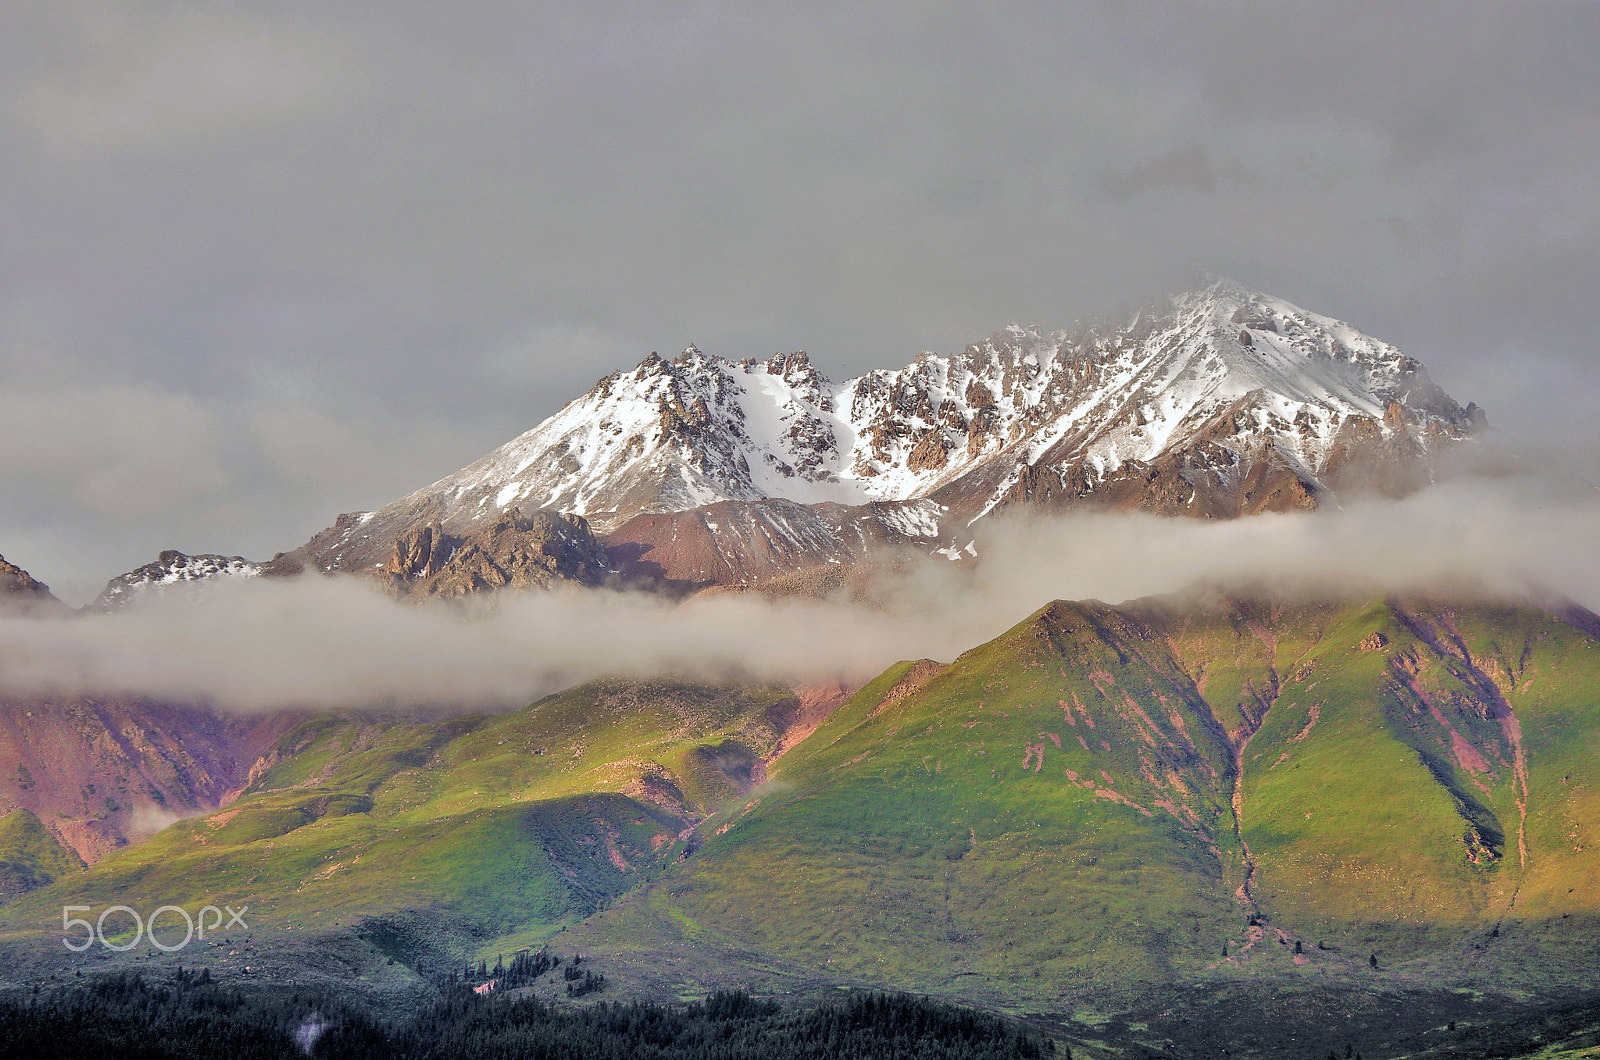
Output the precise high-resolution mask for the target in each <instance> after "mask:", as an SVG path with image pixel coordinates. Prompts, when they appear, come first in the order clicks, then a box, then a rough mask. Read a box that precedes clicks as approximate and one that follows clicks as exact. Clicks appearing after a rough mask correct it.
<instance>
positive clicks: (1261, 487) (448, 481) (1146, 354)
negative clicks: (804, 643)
mask: <svg viewBox="0 0 1600 1060" xmlns="http://www.w3.org/2000/svg"><path fill="white" fill-rule="evenodd" d="M1482 422H1483V419H1482V414H1481V413H1480V412H1479V411H1478V410H1477V409H1476V408H1475V407H1474V406H1467V407H1466V408H1463V407H1461V406H1460V405H1458V404H1457V403H1456V402H1455V401H1454V400H1453V399H1451V398H1450V397H1449V396H1448V395H1447V394H1445V393H1444V392H1443V391H1442V390H1440V389H1439V387H1438V386H1437V385H1435V384H1434V383H1433V382H1432V381H1431V380H1430V379H1429V377H1428V374H1427V371H1426V370H1425V369H1424V368H1423V367H1422V366H1421V365H1420V364H1418V363H1417V362H1416V361H1414V360H1412V359H1411V358H1409V357H1406V356H1405V355H1404V354H1402V353H1401V352H1400V351H1399V350H1397V349H1395V348H1394V347H1393V346H1390V345H1388V344H1386V343H1383V342H1380V341H1378V340H1376V339H1373V338H1370V337H1368V336H1366V335H1363V334H1361V333H1360V332H1358V331H1356V330H1355V329H1354V328H1352V327H1350V326H1349V325H1347V324H1343V323H1341V322H1338V321H1335V320H1331V319H1329V318H1327V317H1322V316H1318V315H1316V314H1314V313H1309V312H1307V311H1305V310H1302V309H1299V308H1298V307H1296V306H1293V305H1290V304H1289V303H1287V302H1284V301H1282V300H1279V299H1275V298H1271V297H1268V296H1266V295H1262V294H1258V293H1254V292H1250V291H1246V290H1243V289H1241V288H1238V287H1236V286H1234V285H1231V284H1227V283H1217V284H1214V285H1212V286H1211V287H1208V288H1206V289H1204V290H1201V291H1197V292H1193V293H1189V294H1185V295H1180V296H1177V297H1175V298H1173V299H1171V300H1169V301H1168V302H1167V303H1165V304H1163V305H1160V306H1153V307H1149V308H1146V309H1144V310H1142V311H1140V312H1139V313H1138V314H1136V315H1135V316H1134V317H1133V318H1132V319H1131V320H1128V321H1126V322H1123V323H1121V324H1119V325H1115V326H1091V327H1081V328H1078V329H1076V330H1074V331H1071V332H1051V333H1046V332H1042V331H1040V330H1038V329H1036V328H1023V327H1017V326H1013V327H1009V328H1007V329H1005V330H1003V331H1001V332H999V333H997V334H995V335H993V336H991V337H990V338H988V339H986V340H984V341H983V342H981V343H977V344H974V345H972V346H969V347H968V348H967V349H966V350H964V351H963V352H961V353H960V354H956V355H954V356H948V357H945V356H938V355H935V354H923V355H922V356H920V357H918V358H917V360H916V361H915V362H913V363H912V364H910V365H908V366H907V367H905V368H903V369H901V370H899V371H874V372H869V373H867V374H866V375H863V376H860V377H858V378H855V379H850V380H846V381H845V382H843V383H834V382H831V381H830V380H828V379H827V378H825V377H824V376H823V375H821V374H820V373H819V372H818V371H817V369H816V368H815V367H814V366H813V365H812V364H811V363H810V361H809V360H808V359H807V357H806V355H805V354H803V353H795V354H789V355H778V356H774V357H772V358H770V359H768V360H765V361H759V360H755V359H747V360H742V361H729V360H724V359H721V358H718V357H710V356H707V355H705V354H703V353H701V352H700V351H699V350H698V349H695V348H693V347H691V348H690V349H688V350H686V351H684V353H683V354H682V355H681V356H680V357H678V358H676V359H674V360H671V361H668V360H664V359H662V358H660V357H658V356H656V355H655V354H651V355H650V356H649V357H647V358H646V359H645V360H644V361H642V362H641V363H640V364H639V365H638V366H637V367H636V368H634V369H633V370H632V371H628V372H616V373H613V374H611V375H609V376H607V377H606V378H604V379H602V380H600V382H598V383H597V384H596V385H595V386H594V387H593V388H592V389H591V390H590V391H589V392H588V393H587V394H585V395H584V396H583V397H581V398H579V399H577V400H575V401H573V402H571V403H569V404H568V405H567V406H566V407H564V408H563V409H561V411H559V412H558V413H556V414H555V415H554V416H552V417H550V418H549V419H548V420H546V421H545V422H544V423H542V424H540V425H539V426H537V427H535V428H534V429H532V430H530V431H528V432H527V433H525V434H523V435H522V436H520V437H518V438H516V439H514V440H512V441H511V442H508V443H507V444H506V445H504V446H502V447H500V448H499V449H497V450H495V451H494V452H492V453H489V454H488V455H486V456H484V457H483V458H482V459H480V460H478V461H476V462H475V463H473V464H471V465H469V466H468V467H466V468H463V469H462V470H461V471H459V472H457V473H455V474H453V475H450V476H447V477H445V478H443V479H440V480H439V481H438V482H435V483H433V484H432V485H430V486H427V487H425V488H423V489H421V490H418V491H417V492H415V493H413V494H411V495H410V496H407V497H405V498H402V499H401V500H399V501H396V502H395V503H393V504H391V505H388V506H386V507H384V508H382V509H379V510H378V511H376V512H369V513H364V514H361V515H359V516H346V517H341V520H340V522H339V523H338V524H336V525H335V526H334V527H333V528H330V530H328V531H325V532H324V533H323V534H322V535H319V536H318V538H316V539H314V540H313V541H312V542H311V543H310V544H308V545H307V546H306V547H305V548H303V549H301V550H300V551H299V553H297V554H296V555H297V556H298V557H299V559H298V560H296V561H295V562H301V563H310V564H312V565H315V566H316V567H317V568H318V569H322V570H329V569H338V570H350V571H360V572H371V571H374V570H377V569H379V567H380V565H382V564H384V563H386V562H387V561H388V559H389V552H390V550H391V548H392V545H393V543H394V542H395V541H397V540H399V539H401V538H404V537H406V536H407V535H415V534H418V533H420V532H422V531H423V530H424V529H427V530H428V531H429V532H430V533H431V534H432V535H433V536H434V538H435V539H436V540H437V539H443V538H459V537H461V536H463V535H468V534H471V533H473V532H475V531H477V530H478V529H480V528H482V527H483V526H486V525H490V524H492V523H493V522H494V521H495V520H497V519H500V518H502V517H503V516H504V514H505V513H507V512H510V511H512V510H513V509H519V508H520V509H521V510H523V511H534V510H549V511H558V512H564V513H568V514H570V515H575V516H581V517H582V518H583V519H585V520H586V521H587V524H588V525H589V526H592V527H593V528H594V530H595V531H596V532H597V533H599V534H601V535H602V536H603V537H604V538H605V539H606V540H607V542H608V543H609V542H611V541H615V542H617V543H618V544H619V545H620V546H622V547H623V552H624V558H623V559H622V560H621V561H620V562H619V563H618V564H614V566H618V567H619V569H620V568H621V566H622V565H623V564H626V563H627V562H628V561H629V560H630V559H645V560H646V562H648V563H651V564H654V570H653V571H652V573H657V574H659V576H660V577H663V578H665V579H667V580H679V581H686V582H696V581H697V580H698V581H702V582H703V580H705V579H707V578H709V579H711V580H713V581H718V582H720V583H723V584H727V583H730V582H736V581H750V580H754V579H759V578H761V577H769V576H771V575H773V574H776V573H782V572H784V571H788V570H795V569H799V568H801V567H804V566H808V565H816V564H819V563H824V562H832V563H840V562H853V561H856V560H858V559H859V558H860V556H861V555H862V554H864V553H870V552H872V551H874V550H877V549H881V548H883V547H885V546H891V547H892V546H902V545H910V546H913V547H916V548H918V549H919V550H921V551H924V552H926V551H929V550H930V549H931V548H933V547H940V546H942V547H950V546H952V545H953V546H956V547H960V546H962V545H964V544H965V543H966V527H967V526H969V525H970V524H971V523H972V522H973V521H975V520H977V519H979V518H982V517H983V516H985V515H987V514H989V513H991V512H994V511H996V510H999V509H1002V508H1004V507H1006V506H1008V505H1012V504H1018V503H1026V504H1031V505H1040V506H1045V507H1051V508H1061V507H1071V506H1075V505H1083V504H1091V505H1100V506H1112V507H1122V508H1139V509H1144V510H1149V511H1154V512H1158V513H1162V514H1170V515H1190V516H1199V517H1205V518H1228V517H1233V516H1238V515H1244V514H1250V513H1253V512H1258V511H1284V510H1292V509H1296V508H1310V507H1315V506H1317V505H1318V504H1319V503H1321V501H1322V499H1323V498H1324V497H1325V496H1326V495H1327V494H1329V493H1330V492H1337V491H1351V492H1355V491H1378V492H1381V493H1385V494H1390V495H1399V494H1404V493H1407V492H1410V491H1412V490H1415V489H1417V488H1419V487H1420V486H1422V485H1424V484H1426V483H1427V482H1428V481H1430V479H1431V477H1432V475H1433V474H1434V470H1435V467H1436V464H1437V462H1438V460H1439V458H1440V457H1441V456H1442V455H1443V454H1444V453H1445V452H1447V451H1448V450H1449V449H1451V448H1452V447H1454V446H1456V445H1458V444H1460V443H1461V442H1463V441H1465V440H1466V439H1468V438H1470V437H1471V435H1472V433H1473V432H1474V430H1475V429H1476V428H1477V427H1479V426H1480V425H1481V424H1482ZM713 505H715V506H719V507H718V514H717V516H716V517H715V518H714V519H712V520H708V519H707V518H705V517H704V515H703V514H702V513H704V512H705V511H706V509H707V508H708V506H713ZM708 522H714V523H715V527H714V528H712V529H711V530H710V535H709V540H708V541H707V543H705V544H704V545H703V546H702V547H697V548H688V549H685V548H683V547H682V546H680V547H679V548H678V549H677V553H678V554H677V557H676V558H674V557H672V556H669V555H668V553H670V552H672V551H673V550H672V549H669V548H667V547H666V546H667V545H668V543H670V542H674V541H676V540H679V539H680V538H681V536H682V535H683V534H684V533H690V534H701V535H702V536H703V534H704V531H705V530H706V529H707V528H708V525H707V524H708ZM649 552H655V553H657V555H656V556H654V557H645V555H644V554H645V553H649Z"/></svg>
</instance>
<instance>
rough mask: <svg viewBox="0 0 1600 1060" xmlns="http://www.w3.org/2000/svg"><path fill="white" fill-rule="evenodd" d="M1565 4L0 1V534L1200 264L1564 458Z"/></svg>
mask: <svg viewBox="0 0 1600 1060" xmlns="http://www.w3.org/2000/svg"><path fill="white" fill-rule="evenodd" d="M1597 55H1600V4H1595V3H1589V2H1585V3H1539V2H1519V3H1503V4H1472V3H1465V2H1462V0H1442V2H1434V3H1415V4H1407V3H1382V4H1363V3H1349V2H1341V3H1329V4H1307V3H1297V4H1259V5H1257V4H1231V3H1138V2H1127V0H1119V2H1115V3H1104V4H1087V3H1066V4H1064V3H1059V2H1057V3H1048V4H1039V5H1026V4H1006V3H995V4H981V5H974V4H948V5H946V4H937V3H910V4H862V3H859V2H855V3H849V4H843V5H838V6H837V7H832V8H830V7H828V6H825V5H821V4H817V3H808V4H805V5H793V6H778V5H770V4H752V3H743V4H731V3H730V4H724V5H716V4H676V3H661V2H652V3H642V4H637V5H634V4H625V3H607V4H572V3H562V4H541V3H531V2H518V3H506V4H494V3H457V4H439V3H418V4H406V3H400V2H393V0H390V2H385V3H381V4H380V3H367V4H341V3H329V2H326V0H319V2H316V3H307V4H298V3H291V2H274V3H270V4H266V3H263V4H251V3H240V2H234V3H226V4H223V3H217V4H205V3H184V4H173V5H166V4H156V3H150V4H134V5H118V4H94V5H90V4H60V3H48V2H40V3H30V2H25V0H15V2H10V3H6V4H4V5H0V552H3V553H4V554H5V555H6V556H7V557H8V558H9V559H12V560H13V561H14V562H17V563H20V564H21V565H23V566H25V567H27V568H28V569H30V570H31V571H32V572H33V573H34V574H36V575H37V576H39V577H40V578H42V579H44V580H46V581H48V582H50V583H52V584H53V585H54V586H55V587H56V588H57V590H58V591H59V592H60V593H61V594H62V595H63V596H65V597H67V598H68V599H70V600H73V601H74V602H78V601H81V600H83V599H85V598H87V597H88V596H90V595H92V594H93V593H94V592H95V591H96V590H97V589H98V588H99V586H100V585H101V584H102V583H103V582H104V580H105V579H106V578H107V577H109V576H111V575H112V574H115V573H118V572H120V571H122V570H126V569H128V568H130V567H132V566H135V565H137V564H139V563H143V562H147V561H148V560H150V559H152V558H154V554H155V552H156V551H157V550H159V549H161V548H165V547H175V548H180V549H183V550H185V551H191V552H192V551H222V552H228V553H243V554H245V555H248V556H252V557H262V556H266V555H270V554H271V553H273V552H275V551H278V550H280V549H287V548H292V547H294V546H295V545H297V544H299V543H300V542H301V541H303V540H304V539H305V538H306V537H308V536H309V535H310V534H311V533H312V532H314V531H316V530H318V529H320V528H321V527H323V526H325V525H327V524H328V523H329V522H331V521H332V519H333V517H334V515H335V514H336V513H338V512H340V511H345V510H355V509H360V508H364V507H372V506H376V505H379V504H382V503H384V502H386V501H389V500H392V499H393V498H395V497H396V496H398V495H400V494H402V493H404V492H406V491H408V490H410V489H412V488H415V487H417V486H420V485H422V484H424V483H426V482H428V481H430V480H432V479H433V478H436V477H437V476H439V475H441V474H443V473H445V472H448V471H450V470H452V469H454V468H456V467H459V466H460V465H462V464H464V463H466V462H468V461H469V460H471V459H473V458H474V457H476V456H478V455H480V454H481V453H483V452H484V451H486V450H488V449H489V448H491V447H493V446H495V445H497V444H499V443H500V442H502V441H504V440H506V439H507V438H509V437H510V436H511V435H513V434H515V433H517V432H519V431H521V430H524V429H526V428H527V427H530V426H532V425H533V424H535V423H536V422H538V421H539V420H540V419H541V418H543V417H544V416H546V415H547V414H549V413H550V412H552V411H554V410H555V409H556V408H557V407H559V406H560V405H561V404H562V403H563V402H565V401H566V400H567V399H569V398H571V397H573V396H575V395H576V394H578V393H580V392H581V391H582V390H584V389H585V388H587V386H588V385H589V384H590V383H591V382H592V381H593V380H594V379H595V378H596V377H598V376H600V375H601V374H603V373H605V372H607V371H609V370H611V369H613V368H617V367H622V366H626V365H629V364H632V363H634V362H636V361H637V360H638V359H639V358H640V357H641V356H643V355H644V354H645V353H648V352H649V351H650V350H652V349H658V350H661V351H663V352H666V351H669V350H674V349H678V348H681V347H682V346H684V345H686V344H688V343H690V342H695V343H698V344H699V345H700V346H701V347H702V348H703V349H705V350H707V351H708V352H712V353H719V354H724V355H729V356H747V355H756V354H760V355H764V354H768V353H771V352H773V351H775V350H789V349H797V348H804V349H807V350H809V351H810V352H811V354H812V357H813V359H814V360H815V361H816V362H817V363H818V364H819V365H820V366H821V367H822V368H823V369H824V370H825V371H826V372H828V373H829V374H831V375H834V376H836V377H842V376H845V375H847V374H852V373H854V372H857V371H859V370H861V369H863V368H868V367H879V366H882V367H888V366H898V365H901V364H903V363H905V362H906V361H908V360H909V359H910V358H911V357H912V356H913V355H914V354H915V353H916V352H918V351H919V350H922V349H936V350H941V351H949V350H954V349H958V348H960V347H961V346H962V345H964V344H965V343H967V342H969V341H972V340H974V339H977V338H979V337H981V336H983V335H985V334H988V333H989V332H991V331H993V330H995V329H996V328H997V327H999V326H1001V325H1003V324H1005V323H1007V322H1009V321H1014V320H1015V321H1024V322H1030V323H1038V324H1042V325H1045V326H1065V325H1068V324H1070V323H1071V322H1072V321H1073V320H1075V319H1077V318H1079V317H1080V316H1084V315H1091V314H1099V313H1102V312H1108V311H1114V310H1117V309H1119V308H1121V307H1125V306H1128V305H1131V304H1134V303H1137V302H1138V301H1140V300H1142V299H1143V298H1145V297H1147V296H1150V295H1152V294H1156V293H1160V292H1163V291H1167V290H1173V289H1179V288H1182V287H1185V286H1188V285H1190V284H1192V283H1194V282H1195V279H1196V277H1197V276H1199V275H1202V274H1204V273H1207V272H1210V273H1217V274H1222V275H1227V276H1231V277H1233V278H1235V279H1237V280H1240V281H1241V282H1244V283H1247V284H1251V285H1253V286H1256V287H1260V288H1262V289H1265V290H1269V291H1271V292H1273V293H1275V294H1278V295H1281V296H1282V297H1285V298H1288V299H1290V300H1291V301H1294V302H1298V303H1300V304H1301V305H1303V306H1305V307H1306V308H1309V309H1313V310H1317V311H1321V312H1326V313H1329V314H1331V315H1334V316H1338V317H1341V318H1343V319H1346V320H1349V321H1351V322H1352V323H1354V324H1356V325H1357V326H1358V327H1361V328H1362V329H1364V330H1366V331H1369V332H1371V333H1373V334H1376V335H1378V336H1380V337H1382V338H1385V339H1388V340H1390V341H1393V342H1396V343H1398V344H1400V345H1401V346H1402V347H1403V348H1405V349H1406V350H1407V351H1408V352H1410V353H1412V354H1413V355H1414V356H1416V357H1418V358H1420V359H1421V360H1423V361H1424V362H1425V363H1427V364H1428V365H1429V366H1430V368H1431V369H1432V370H1433V372H1434V375H1435V377H1436V378H1437V379H1438V380H1439V381H1440V382H1441V383H1442V384H1443V385H1444V386H1445V387H1446V389H1448V390H1450V391H1451V392H1452V393H1453V394H1454V395H1455V396H1456V397H1458V398H1459V399H1461V400H1462V401H1466V400H1468V399H1472V400H1476V401H1478V402H1479V403H1480V404H1482V405H1484V406H1485V407H1486V408H1487V409H1488V411H1489V415H1490V418H1491V420H1492V421H1493V422H1495V423H1497V424H1498V425H1500V426H1501V428H1502V429H1503V431H1504V434H1505V436H1506V437H1508V438H1510V439H1512V440H1514V441H1516V442H1517V444H1519V445H1520V446H1522V447H1524V449H1525V450H1526V451H1539V452H1542V451H1545V450H1551V451H1554V452H1557V453H1560V454H1564V455H1565V456H1567V457H1568V458H1570V459H1572V460H1574V461H1576V462H1577V463H1578V464H1579V465H1580V466H1582V467H1583V468H1585V469H1592V468H1593V467H1595V466H1596V465H1597V464H1600V406H1597V400H1596V394H1597V392H1600V367H1597V363H1596V361H1597V358H1596V353H1595V341H1596V339H1595V337H1596V336H1597V335H1600V282H1597V281H1600V194H1597V191H1600V182H1597V174H1600V61H1597V60H1596V56H1597Z"/></svg>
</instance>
